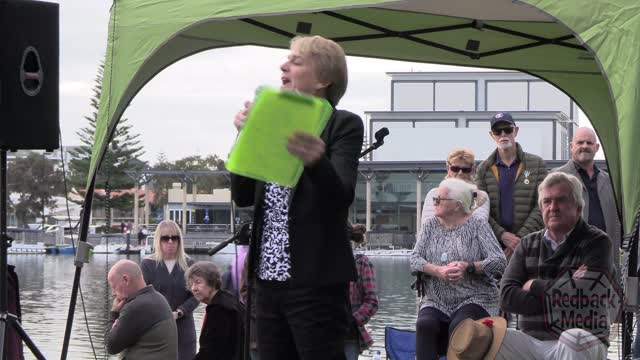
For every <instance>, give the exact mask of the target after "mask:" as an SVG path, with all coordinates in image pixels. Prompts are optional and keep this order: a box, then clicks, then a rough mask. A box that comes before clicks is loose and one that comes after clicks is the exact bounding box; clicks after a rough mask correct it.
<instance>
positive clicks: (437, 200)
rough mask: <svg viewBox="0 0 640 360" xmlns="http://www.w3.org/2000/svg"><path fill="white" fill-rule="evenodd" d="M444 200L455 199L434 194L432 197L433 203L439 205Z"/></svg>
mask: <svg viewBox="0 0 640 360" xmlns="http://www.w3.org/2000/svg"><path fill="white" fill-rule="evenodd" d="M445 200H455V199H449V198H443V197H440V196H436V197H434V198H433V203H434V204H436V206H437V205H440V203H441V202H443V201H445Z"/></svg>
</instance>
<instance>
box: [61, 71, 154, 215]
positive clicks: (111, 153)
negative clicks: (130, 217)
mask: <svg viewBox="0 0 640 360" xmlns="http://www.w3.org/2000/svg"><path fill="white" fill-rule="evenodd" d="M103 71H104V65H100V68H99V69H98V75H97V76H96V80H95V82H96V85H95V86H94V88H93V96H92V98H91V107H92V108H93V112H92V114H91V116H85V119H86V120H87V122H88V126H86V127H84V128H82V129H80V130H79V131H78V132H77V134H78V136H79V137H80V141H81V142H82V145H81V146H79V147H78V148H77V150H75V151H71V152H70V153H71V161H70V162H69V173H70V175H69V182H70V183H71V185H72V189H73V190H72V191H74V192H75V193H77V194H80V195H82V196H83V197H84V195H85V191H86V181H87V176H88V171H89V164H90V162H91V152H92V147H93V144H94V142H95V131H96V123H97V118H98V106H99V99H100V92H101V89H102V85H101V84H102V76H103ZM139 137H140V135H139V134H133V133H132V126H131V125H129V124H128V123H127V119H121V120H120V122H119V123H118V125H117V127H116V130H115V132H114V135H113V138H112V140H111V142H110V144H109V148H108V150H107V153H106V154H105V156H104V158H103V160H102V163H101V164H100V168H99V169H98V173H97V176H96V186H95V188H96V189H97V190H104V193H103V192H102V191H99V192H98V191H96V193H94V205H96V206H104V207H105V208H107V209H108V208H109V207H111V208H117V209H121V210H130V209H132V208H133V195H131V194H125V195H116V196H113V194H112V192H115V193H116V194H117V193H118V191H119V190H130V189H132V188H133V187H134V186H135V183H134V180H133V179H132V178H131V177H130V176H128V175H127V174H126V173H125V171H135V170H141V169H144V168H145V167H146V163H144V162H143V161H141V160H140V159H139V158H140V157H141V156H142V155H143V154H144V151H143V147H142V146H141V145H140V140H139ZM108 216H109V211H107V217H108ZM107 222H110V219H109V218H108V219H107Z"/></svg>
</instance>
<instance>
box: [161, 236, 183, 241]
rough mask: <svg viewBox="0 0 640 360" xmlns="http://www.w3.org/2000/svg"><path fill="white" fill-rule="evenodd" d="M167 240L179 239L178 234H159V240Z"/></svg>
mask: <svg viewBox="0 0 640 360" xmlns="http://www.w3.org/2000/svg"><path fill="white" fill-rule="evenodd" d="M169 240H171V241H173V242H178V241H180V235H171V236H169V235H162V236H160V241H164V242H169Z"/></svg>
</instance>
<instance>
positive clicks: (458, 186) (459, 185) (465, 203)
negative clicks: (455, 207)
mask: <svg viewBox="0 0 640 360" xmlns="http://www.w3.org/2000/svg"><path fill="white" fill-rule="evenodd" d="M440 186H441V187H444V188H445V189H447V192H448V193H449V195H448V196H449V198H451V199H453V200H455V201H457V202H458V203H459V204H460V205H461V207H462V210H463V211H464V213H465V214H467V215H468V214H471V213H472V212H473V210H475V208H476V206H475V201H474V200H475V199H474V193H475V191H476V189H477V188H476V186H475V185H473V184H469V183H468V182H466V181H463V180H460V179H451V178H450V179H444V180H443V181H442V182H441V183H440Z"/></svg>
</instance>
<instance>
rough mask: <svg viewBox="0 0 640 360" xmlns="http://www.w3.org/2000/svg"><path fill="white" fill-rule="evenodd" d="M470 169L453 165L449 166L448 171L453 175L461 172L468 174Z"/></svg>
mask: <svg viewBox="0 0 640 360" xmlns="http://www.w3.org/2000/svg"><path fill="white" fill-rule="evenodd" d="M472 169H473V168H470V167H462V166H455V165H453V166H449V170H451V172H454V173H458V172H460V171H462V172H463V173H465V174H468V173H470V172H471V170H472Z"/></svg>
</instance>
